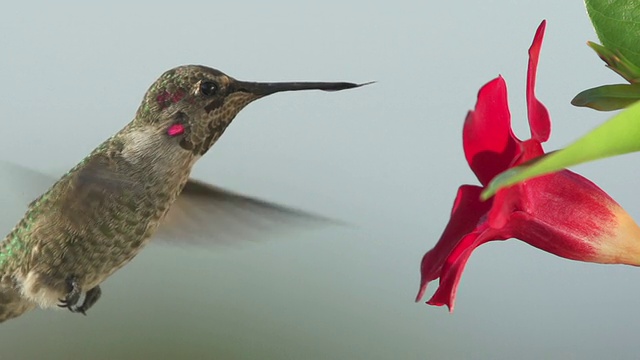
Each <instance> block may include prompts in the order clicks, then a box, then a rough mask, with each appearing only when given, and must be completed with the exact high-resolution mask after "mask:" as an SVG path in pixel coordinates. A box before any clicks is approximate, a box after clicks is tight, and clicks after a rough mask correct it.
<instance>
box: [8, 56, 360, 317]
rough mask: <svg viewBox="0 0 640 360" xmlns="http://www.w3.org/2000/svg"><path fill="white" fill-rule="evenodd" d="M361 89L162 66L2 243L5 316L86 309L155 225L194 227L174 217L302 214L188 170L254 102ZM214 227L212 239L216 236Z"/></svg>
mask: <svg viewBox="0 0 640 360" xmlns="http://www.w3.org/2000/svg"><path fill="white" fill-rule="evenodd" d="M367 84H368V83H367ZM363 85H366V84H355V83H349V82H248V81H240V80H236V79H234V78H233V77H231V76H228V75H226V74H224V73H222V72H221V71H219V70H216V69H212V68H209V67H206V66H200V65H184V66H179V67H176V68H173V69H171V70H168V71H166V72H165V73H164V74H162V76H160V78H158V79H157V80H156V81H155V82H154V83H153V84H152V85H151V86H150V88H149V89H148V90H147V92H146V93H145V95H144V98H143V100H142V103H141V104H140V106H139V108H138V110H137V112H136V114H135V117H134V118H133V120H132V121H131V122H129V123H128V124H127V125H125V126H124V127H123V128H122V129H121V130H120V131H118V132H117V133H116V134H115V135H113V136H111V137H110V138H108V139H107V140H106V141H104V142H103V143H102V144H100V145H99V146H98V147H96V148H95V149H94V150H93V151H92V152H91V153H90V154H89V155H88V156H87V157H85V158H84V159H83V160H82V161H80V162H79V163H78V164H77V165H76V166H75V167H73V168H72V169H71V170H69V171H68V172H67V173H65V174H64V175H63V176H62V177H61V178H60V179H59V180H57V181H56V182H55V183H54V184H53V185H52V186H51V187H49V189H48V190H47V191H45V192H44V193H43V194H42V195H40V196H39V197H37V198H36V199H35V200H33V201H32V202H31V203H30V204H29V206H28V208H27V211H26V213H25V215H24V217H23V218H22V219H21V220H20V221H19V222H18V224H17V225H16V226H15V227H14V228H13V230H12V231H11V232H10V233H9V234H8V235H7V236H6V237H5V239H4V241H3V242H2V243H0V322H3V321H5V320H8V319H11V318H15V317H17V316H20V315H22V314H23V313H25V312H27V311H29V310H31V309H34V308H35V307H38V306H39V307H41V308H55V307H61V308H67V309H68V310H70V311H71V312H73V313H81V314H85V315H86V312H87V310H89V309H90V308H91V307H92V306H93V305H95V304H96V302H97V301H98V299H99V298H100V296H101V293H102V290H101V289H100V284H101V283H102V282H103V281H104V280H105V279H107V278H108V277H109V276H110V275H112V274H113V273H114V272H115V271H117V270H119V269H120V268H122V267H123V266H124V265H126V264H127V263H128V262H129V261H131V260H132V259H133V258H134V257H135V256H136V255H137V254H138V253H139V251H140V250H141V249H143V248H144V246H145V245H146V244H148V242H149V240H150V239H151V237H152V236H154V235H155V234H156V232H157V231H158V229H161V230H162V229H164V228H166V229H167V231H170V232H172V236H176V237H181V236H186V232H188V228H180V227H179V226H176V225H175V224H172V223H171V221H170V220H171V219H172V217H171V215H172V214H173V213H175V215H176V216H175V217H174V218H182V220H183V222H184V221H196V222H198V221H201V222H209V221H213V223H216V222H215V221H214V220H213V219H210V218H208V217H209V216H210V217H212V218H224V215H225V214H224V212H225V211H226V210H228V209H230V208H235V209H236V210H241V211H246V212H253V213H258V215H259V216H258V217H260V216H267V217H268V216H270V215H274V214H275V216H280V215H283V216H285V217H286V216H288V215H291V216H296V215H301V216H304V214H303V213H302V212H300V211H298V210H293V209H290V208H286V207H283V206H280V205H276V204H273V203H269V202H266V201H262V200H258V199H254V198H250V197H246V196H243V195H239V194H236V193H233V192H230V191H227V190H225V189H222V188H219V187H215V186H213V185H209V184H206V183H203V182H199V181H196V180H193V179H190V173H191V170H192V167H193V165H194V164H195V163H196V162H197V161H198V160H199V159H200V158H201V157H202V156H203V155H204V154H205V153H206V152H207V151H208V150H209V149H210V148H211V147H212V146H213V145H214V144H215V143H216V141H217V140H218V139H219V138H220V136H221V135H222V134H223V133H224V131H225V130H226V129H227V127H228V126H229V124H231V121H232V120H233V119H234V118H235V116H236V115H237V114H238V113H239V112H240V110H242V109H243V108H244V107H245V106H247V105H248V104H249V103H251V102H252V101H254V100H257V99H260V98H262V97H265V96H268V95H271V94H274V93H278V92H283V91H298V90H324V91H339V90H345V89H351V88H357V87H360V86H363ZM218 223H219V222H218ZM212 231H213V233H211V234H206V235H207V236H212V237H215V236H216V234H215V231H216V230H215V229H213V230H212ZM81 298H82V302H81V301H80V300H81Z"/></svg>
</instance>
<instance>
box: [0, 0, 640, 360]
mask: <svg viewBox="0 0 640 360" xmlns="http://www.w3.org/2000/svg"><path fill="white" fill-rule="evenodd" d="M543 19H547V20H548V25H547V32H546V35H545V40H544V44H543V47H542V55H541V58H540V65H539V72H538V86H537V94H538V97H539V98H540V100H541V101H542V102H543V103H544V104H545V105H546V106H547V107H548V108H549V111H550V113H551V117H552V121H553V125H554V128H553V133H552V136H551V140H550V141H549V142H548V143H547V144H546V149H547V150H550V149H556V148H559V147H562V146H564V145H567V144H568V143H570V142H571V141H573V140H574V139H576V138H577V137H578V136H580V135H582V134H584V133H586V132H587V131H588V130H590V129H592V128H594V127H595V126H597V125H598V124H600V123H601V122H603V121H605V120H606V119H607V118H609V117H610V116H611V115H612V114H610V113H598V112H595V111H592V110H587V109H580V108H575V107H572V106H571V105H570V104H569V101H570V100H571V98H572V97H573V96H574V95H575V94H576V93H578V92H579V91H581V90H584V89H586V88H589V87H593V86H597V85H601V84H605V83H614V82H621V79H619V78H618V77H617V75H615V74H614V73H613V72H612V71H609V70H607V69H606V68H605V67H604V63H602V62H601V61H600V60H599V59H598V57H597V56H596V55H595V53H593V51H592V50H590V49H589V48H588V47H587V46H586V41H588V40H592V41H597V38H596V35H595V32H594V31H593V29H592V27H591V24H590V22H589V19H588V17H587V14H586V11H585V9H584V5H583V4H582V3H581V2H580V1H571V2H569V1H562V2H558V1H553V0H538V1H520V2H514V1H510V0H487V1H482V2H471V1H466V2H463V1H450V2H426V1H422V2H418V1H394V2H381V1H371V2H366V3H365V2H362V1H360V2H353V3H346V2H338V1H323V2H315V3H305V4H303V3H300V2H295V1H272V2H269V3H262V2H257V1H256V2H241V1H238V2H226V3H216V2H209V3H208V4H207V3H204V2H202V3H200V2H164V1H155V2H140V3H138V4H133V3H130V2H126V3H125V2H118V1H114V2H110V4H109V5H98V4H90V5H89V4H82V3H80V2H61V3H57V4H56V5H52V4H47V3H44V2H31V3H26V2H24V3H21V2H12V3H11V4H5V6H3V10H2V12H1V13H0V32H1V33H2V36H1V37H0V46H1V48H2V56H0V78H1V79H2V82H1V85H0V104H1V106H2V110H3V115H2V145H1V146H0V160H5V161H10V162H14V163H18V164H22V165H25V166H28V167H30V168H32V169H35V170H37V171H41V172H46V173H49V174H54V175H56V176H57V175H60V174H62V173H63V172H64V171H66V169H68V168H70V167H71V166H73V165H75V164H76V163H77V162H78V161H79V160H80V159H82V158H83V157H84V156H85V155H86V154H88V153H89V152H90V151H91V150H92V149H93V148H94V147H95V146H96V145H97V144H99V143H100V142H102V141H103V140H104V139H106V138H107V137H108V136H110V135H111V134H112V133H114V132H116V131H117V130H119V129H120V128H122V126H124V125H125V124H126V123H127V122H129V121H130V120H131V119H132V117H133V115H134V113H135V111H136V109H137V107H138V105H139V102H140V100H141V99H142V96H143V94H144V92H145V91H146V90H147V88H148V86H149V85H150V84H151V83H152V82H153V81H154V80H155V79H156V78H157V77H158V76H159V75H160V74H162V73H163V72H164V71H165V70H167V69H169V68H172V67H174V66H177V65H181V64H203V65H208V66H211V67H214V68H217V69H220V70H222V71H223V72H225V73H227V74H229V75H231V76H233V77H236V78H238V79H242V80H256V81H287V80H291V81H292V80H318V81H353V82H365V81H370V80H375V81H377V83H376V84H374V85H370V86H366V87H364V88H360V89H355V90H349V91H344V92H339V93H324V92H298V93H283V94H277V95H274V96H272V97H269V98H265V99H263V100H260V101H258V102H256V103H253V104H251V105H250V106H249V107H248V108H246V109H245V110H243V111H242V112H241V113H240V115H239V116H238V117H237V118H236V120H235V121H234V123H233V125H232V126H230V128H229V129H228V130H227V131H226V133H225V135H224V136H223V137H222V138H221V140H220V141H219V142H218V143H217V144H216V145H215V146H214V148H213V149H212V150H211V151H210V152H209V153H208V154H207V156H205V157H204V158H203V159H202V160H201V161H200V162H199V163H198V164H197V166H196V168H195V170H194V174H193V175H194V177H196V178H198V179H201V180H205V181H208V182H211V183H215V184H217V185H221V186H224V187H227V188H230V189H232V190H235V191H239V192H242V193H245V194H249V195H253V196H258V197H261V198H264V199H267V200H271V201H276V202H278V203H281V204H285V205H288V206H293V207H297V208H301V209H305V210H307V211H311V212H314V213H318V214H322V215H326V216H329V217H333V218H337V219H341V220H344V221H346V222H348V223H350V224H351V226H350V227H332V228H321V229H314V230H309V231H296V232H287V233H285V234H286V236H282V234H277V235H272V234H265V239H264V241H262V242H259V243H250V244H242V245H238V246H226V247H217V248H208V249H202V248H197V247H182V248H178V247H172V246H166V245H159V244H152V245H150V246H149V247H148V248H146V249H145V251H143V252H142V253H141V254H140V255H139V256H138V257H137V258H135V259H134V261H132V262H131V263H130V264H129V265H127V266H126V267H125V268H123V269H122V270H120V271H119V272H117V273H116V274H115V275H113V276H112V277H111V278H109V279H108V280H107V281H106V282H105V283H104V284H103V286H102V289H103V297H102V299H101V300H100V302H99V303H98V304H97V305H96V306H95V307H94V308H93V309H91V311H89V313H88V316H87V317H84V316H81V315H73V314H70V313H69V312H68V311H42V310H36V311H33V312H31V313H28V314H27V315H25V316H23V317H21V318H18V319H15V320H12V321H9V322H6V323H3V324H2V325H1V326H0V358H1V359H37V358H46V359H89V358H90V359H177V358H180V359H206V358H211V359H254V358H260V359H359V358H362V359H364V358H367V359H513V358H519V359H540V358H545V359H601V358H605V357H607V358H633V357H635V356H637V354H638V348H639V347H638V345H637V334H638V333H640V321H638V318H637V317H636V315H635V314H636V312H635V311H634V310H635V306H636V305H637V304H638V301H639V300H640V290H638V287H637V286H636V285H635V284H636V283H637V282H638V278H639V277H640V270H638V269H635V268H632V267H627V266H604V265H594V264H583V263H578V262H573V261H568V260H564V259H560V258H557V257H555V256H552V255H549V254H547V253H543V252H541V251H539V250H537V249H535V248H532V247H530V246H528V245H526V244H524V243H521V242H519V241H515V240H510V241H506V242H494V243H489V244H488V245H486V246H482V247H480V248H479V249H478V250H476V251H475V253H474V255H473V256H472V257H471V259H470V261H469V263H468V266H467V268H466V271H465V273H464V275H463V277H462V281H461V283H460V287H459V291H458V297H457V302H456V310H455V313H453V314H449V313H448V312H447V309H446V308H439V307H431V306H427V305H425V304H423V303H417V304H416V303H414V301H413V300H414V297H415V295H416V292H417V290H418V282H419V271H418V269H419V263H420V259H421V258H422V255H423V254H424V252H426V251H427V250H429V249H430V248H431V247H432V246H433V245H434V244H435V242H436V241H437V239H438V237H439V236H440V233H441V231H442V229H443V228H444V226H445V224H446V222H447V220H448V217H449V212H450V209H451V205H452V202H453V199H454V197H455V192H456V189H457V187H458V186H459V185H460V184H463V183H471V184H475V183H477V180H476V179H475V177H474V175H473V173H472V172H471V171H470V170H469V168H468V166H467V164H466V162H465V160H464V156H463V152H462V143H461V128H462V123H463V120H464V117H465V114H466V112H467V111H468V110H469V109H471V108H472V107H473V106H474V104H475V100H476V95H477V91H478V90H479V88H480V87H481V86H482V85H483V84H485V83H486V82H488V81H489V80H491V79H493V78H494V77H496V76H497V75H498V74H502V75H503V76H504V77H505V79H506V81H507V84H508V86H509V98H510V106H511V112H512V116H513V122H514V128H515V130H516V133H517V134H518V135H519V136H520V137H522V138H527V137H528V136H529V133H528V126H527V124H526V110H525V79H526V77H525V76H526V66H527V49H528V47H529V45H530V43H531V40H532V38H533V35H534V33H535V30H536V28H537V26H538V24H539V23H540V22H541V21H542V20H543ZM636 160H637V155H627V156H623V157H618V158H615V159H609V160H604V161H600V162H596V163H594V164H587V165H583V166H580V167H578V168H576V171H578V172H579V173H581V174H583V175H585V176H587V177H588V178H590V179H592V180H593V181H595V182H596V183H597V184H598V185H599V186H601V187H602V188H603V189H605V190H606V191H607V192H609V194H611V195H612V196H613V197H614V198H615V199H617V200H618V201H619V202H620V203H621V204H622V205H623V206H624V207H625V208H626V209H627V210H628V211H629V212H630V213H631V214H632V216H634V217H635V218H636V219H640V204H639V203H638V201H637V198H638V193H637V191H636V190H635V187H634V185H635V184H636V183H637V181H636V180H635V179H636V178H637V170H634V169H631V168H630V167H629V166H628V165H627V164H628V163H629V162H630V161H636ZM21 194H22V195H24V194H25V190H24V189H21V188H20V186H11V187H9V186H5V187H4V188H2V189H0V199H6V200H1V201H2V206H1V207H0V216H1V217H2V219H3V220H6V219H10V220H11V221H10V222H9V223H10V224H9V225H7V228H6V229H3V230H2V231H4V232H7V233H8V232H9V231H10V227H11V226H12V223H13V222H14V221H15V220H17V219H18V218H19V217H20V216H21V215H22V213H23V211H24V209H25V206H26V204H27V203H26V202H20V201H16V200H11V199H15V198H16V196H15V195H21ZM3 196H4V198H3ZM18 198H19V196H18ZM5 223H6V221H5ZM436 285H437V283H434V284H433V285H432V286H431V287H430V291H428V293H427V298H428V296H430V294H431V293H432V292H433V290H434V289H435V287H436Z"/></svg>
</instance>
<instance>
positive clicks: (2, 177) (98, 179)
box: [0, 161, 341, 245]
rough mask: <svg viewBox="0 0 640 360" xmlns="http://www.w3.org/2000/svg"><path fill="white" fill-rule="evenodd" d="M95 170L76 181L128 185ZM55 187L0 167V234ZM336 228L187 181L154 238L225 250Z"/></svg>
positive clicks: (37, 175)
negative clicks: (299, 231) (311, 229)
mask: <svg viewBox="0 0 640 360" xmlns="http://www.w3.org/2000/svg"><path fill="white" fill-rule="evenodd" d="M98 170H100V167H95V169H94V167H92V166H87V167H86V168H85V169H84V171H82V172H81V173H79V174H78V177H79V178H78V180H79V181H80V182H81V183H82V184H85V185H86V186H89V185H91V186H98V187H100V188H102V189H105V188H109V189H114V188H116V187H131V186H132V185H133V184H129V183H128V182H124V181H122V179H120V178H118V177H114V176H113V174H110V173H108V172H105V171H98ZM55 181H56V178H55V177H54V176H50V175H48V174H43V173H41V172H38V171H35V170H31V169H28V168H26V167H23V166H21V165H17V164H13V163H8V162H3V161H0V233H1V232H4V233H5V234H6V233H9V231H11V229H13V227H14V226H15V225H16V224H17V223H18V221H19V220H20V219H21V218H22V217H23V216H24V213H25V212H26V210H27V206H28V205H29V204H30V203H31V202H32V201H33V200H35V199H36V198H38V197H39V196H40V195H42V194H43V193H44V192H45V191H47V190H48V189H49V188H50V187H51V185H53V183H55ZM337 224H341V223H340V222H339V221H335V220H330V219H328V218H324V217H321V216H317V215H313V214H310V213H306V212H304V211H300V210H296V209H292V208H288V207H285V206H281V205H277V204H274V203H270V202H267V201H263V200H259V199H256V198H252V197H248V196H244V195H241V194H237V193H234V192H231V191H228V190H225V189H222V188H220V187H216V186H213V185H208V184H206V183H203V182H200V181H196V180H193V179H190V180H189V181H188V182H187V184H186V185H185V187H184V190H183V191H182V193H181V194H180V196H178V199H177V200H176V202H175V203H174V204H173V206H172V207H171V210H169V213H168V215H167V218H166V219H165V221H164V222H163V223H162V224H161V225H160V228H159V229H158V233H157V234H156V235H155V237H154V238H155V239H158V240H161V241H164V242H167V243H172V244H180V245H182V244H199V245H217V244H231V243H237V242H238V241H257V240H260V239H263V238H273V237H274V236H275V235H277V234H278V233H282V232H283V231H284V230H295V229H296V228H298V229H299V228H301V227H309V226H319V225H337ZM0 238H1V237H0Z"/></svg>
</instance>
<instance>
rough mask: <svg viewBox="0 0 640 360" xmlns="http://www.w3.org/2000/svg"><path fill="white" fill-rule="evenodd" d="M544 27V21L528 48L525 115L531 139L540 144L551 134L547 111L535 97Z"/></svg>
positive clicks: (545, 23)
mask: <svg viewBox="0 0 640 360" xmlns="http://www.w3.org/2000/svg"><path fill="white" fill-rule="evenodd" d="M546 25H547V22H546V20H544V21H542V23H541V24H540V26H538V30H537V31H536V35H535V36H534V37H533V43H532V44H531V47H530V48H529V69H528V70H527V115H528V117H529V127H530V128H531V138H532V139H534V140H537V141H538V142H541V143H543V142H545V141H547V140H549V135H550V134H551V120H550V119H549V111H548V110H547V108H546V107H545V106H544V105H542V103H541V102H540V101H539V100H538V99H537V98H536V95H535V87H536V73H537V71H538V58H539V57H540V49H541V47H542V38H543V37H544V29H545V27H546Z"/></svg>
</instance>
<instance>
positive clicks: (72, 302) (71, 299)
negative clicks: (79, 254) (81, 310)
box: [58, 276, 82, 312]
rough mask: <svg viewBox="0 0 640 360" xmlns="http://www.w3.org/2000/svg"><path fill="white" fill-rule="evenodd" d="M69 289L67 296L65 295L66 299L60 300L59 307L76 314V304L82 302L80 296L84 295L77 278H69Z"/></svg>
mask: <svg viewBox="0 0 640 360" xmlns="http://www.w3.org/2000/svg"><path fill="white" fill-rule="evenodd" d="M67 289H68V290H67V295H65V297H64V299H60V304H58V306H59V307H63V308H67V309H69V310H70V311H71V312H75V311H74V310H75V308H76V304H77V303H78V301H79V300H80V294H81V293H82V292H81V291H80V286H79V285H78V280H77V279H76V277H75V276H69V277H68V278H67Z"/></svg>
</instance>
